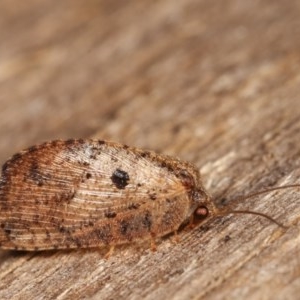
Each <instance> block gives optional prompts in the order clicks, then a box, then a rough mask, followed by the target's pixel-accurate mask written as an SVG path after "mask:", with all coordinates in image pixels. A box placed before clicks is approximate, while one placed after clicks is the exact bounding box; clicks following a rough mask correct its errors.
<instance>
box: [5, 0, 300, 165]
mask: <svg viewBox="0 0 300 300" xmlns="http://www.w3.org/2000/svg"><path fill="white" fill-rule="evenodd" d="M299 6H300V4H299V3H298V1H289V2H285V1H271V0H269V1H240V0H230V1H196V0H189V1H176V4H175V2H174V1H167V0H161V1H134V0H132V1H121V2H120V1H100V0H99V1H98V0H88V1H77V0H76V1H74V0H72V1H71V0H69V1H68V0H66V1H36V0H29V1H26V2H21V1H17V0H3V1H1V3H0V37H1V44H0V138H1V142H0V158H1V161H3V159H5V158H7V156H9V155H10V154H12V153H13V152H15V151H17V150H18V149H20V148H23V147H25V146H29V145H31V144H35V143H37V142H41V141H45V140H49V139H56V138H70V137H90V136H99V137H101V138H107V139H114V140H118V141H120V142H126V143H131V144H134V145H136V146H142V147H148V148H153V149H156V150H163V149H165V148H166V147H168V146H170V145H171V144H173V143H174V142H176V141H174V140H175V139H176V138H177V136H178V134H179V135H182V136H187V135H188V136H190V137H197V138H198V142H199V143H198V144H199V146H200V145H201V144H202V145H205V144H206V142H204V143H202V142H201V141H200V140H199V138H203V135H205V132H207V131H209V130H211V127H210V126H213V125H214V124H215V125H216V126H215V128H217V127H219V130H225V131H226V130H230V126H229V125H230V124H228V122H229V123H235V121H234V119H235V118H237V117H239V116H237V114H238V113H240V114H241V116H242V115H243V113H245V114H248V113H249V111H253V113H259V110H263V109H262V108H261V107H265V106H268V105H272V104H274V102H276V101H278V102H279V101H292V100H291V99H290V98H292V97H295V95H294V94H292V91H291V92H290V93H291V96H290V97H289V99H282V98H283V97H282V96H281V95H280V93H279V91H281V90H282V86H283V85H287V84H288V83H290V82H291V81H292V80H294V81H295V80H299V77H298V73H299V65H300V62H299V58H300V54H299V53H300V52H299V44H300V39H299V37H300V32H299V30H300V18H299V9H300V7H299ZM293 87H294V88H295V87H296V82H295V84H294V85H293ZM297 91H298V90H297ZM266 97H268V99H266ZM255 101H259V102H260V103H259V104H253V103H252V104H251V103H250V102H255ZM297 101H298V100H297ZM278 105H279V107H281V106H285V104H278ZM251 107H252V108H251ZM287 109H288V108H287ZM231 112H232V115H231ZM218 117H221V118H222V120H223V122H222V124H221V125H222V128H220V124H217V121H216V118H218ZM224 120H227V121H228V122H224ZM236 122H238V120H236ZM249 122H250V120H249ZM249 126H250V127H251V125H249ZM215 130H216V129H214V131H215ZM208 135H209V133H208ZM159 136H161V137H162V138H160V137H159ZM180 140H181V141H182V139H180ZM188 140H189V139H188V138H187V139H186V140H185V141H184V142H188ZM204 140H207V142H209V140H210V139H206V138H205V137H204Z"/></svg>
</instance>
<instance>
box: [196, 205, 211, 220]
mask: <svg viewBox="0 0 300 300" xmlns="http://www.w3.org/2000/svg"><path fill="white" fill-rule="evenodd" d="M208 213H209V211H208V208H207V207H206V206H199V207H198V208H197V209H196V210H195V216H196V217H197V218H198V219H205V218H206V217H207V216H208Z"/></svg>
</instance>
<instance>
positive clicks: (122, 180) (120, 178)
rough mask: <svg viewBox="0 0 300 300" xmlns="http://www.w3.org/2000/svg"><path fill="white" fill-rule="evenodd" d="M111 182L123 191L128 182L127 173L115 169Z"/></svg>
mask: <svg viewBox="0 0 300 300" xmlns="http://www.w3.org/2000/svg"><path fill="white" fill-rule="evenodd" d="M111 181H112V182H113V184H114V185H115V186H116V187H117V188H118V189H124V188H125V187H126V186H127V184H128V181H129V175H128V173H127V172H125V171H123V170H120V169H116V170H115V171H114V173H113V174H112V176H111Z"/></svg>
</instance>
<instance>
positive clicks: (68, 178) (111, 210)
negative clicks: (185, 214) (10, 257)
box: [0, 140, 186, 250]
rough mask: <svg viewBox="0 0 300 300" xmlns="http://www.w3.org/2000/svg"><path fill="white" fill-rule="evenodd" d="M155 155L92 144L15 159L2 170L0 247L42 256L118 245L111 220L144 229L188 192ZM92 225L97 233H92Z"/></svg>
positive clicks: (58, 144)
mask: <svg viewBox="0 0 300 300" xmlns="http://www.w3.org/2000/svg"><path fill="white" fill-rule="evenodd" d="M153 155H154V154H153V153H152V154H151V155H150V154H149V152H143V151H141V150H136V149H134V148H128V147H126V146H123V145H119V144H114V143H104V142H101V141H100V142H99V141H90V140H88V141H84V140H70V141H54V142H51V143H45V144H42V145H40V146H37V147H32V148H30V149H28V150H25V151H23V152H21V153H19V154H16V155H15V156H13V157H12V158H11V159H10V160H9V161H8V162H7V163H6V164H5V165H4V166H3V170H2V178H1V181H0V226H1V228H0V246H1V247H2V248H8V249H11V248H15V249H25V250H34V249H37V250H38V249H39V250H40V249H51V248H67V247H76V246H77V247H81V246H82V247H91V246H97V245H98V244H110V243H118V240H117V234H118V233H117V232H116V231H114V232H112V226H110V224H113V222H114V220H115V219H118V221H119V223H118V224H121V223H120V222H121V221H122V220H127V221H126V222H127V223H126V224H127V225H126V224H125V223H124V224H125V225H126V226H127V227H128V222H129V221H130V218H133V217H134V218H135V219H136V220H138V219H139V218H141V220H140V221H139V222H140V224H145V228H146V227H147V226H148V229H149V226H150V225H152V223H154V222H155V218H158V219H159V218H161V214H162V213H163V212H165V210H166V209H167V206H168V205H169V204H167V200H168V201H169V202H172V201H170V200H169V199H171V200H172V199H175V198H176V197H179V198H180V196H181V195H184V194H185V193H186V190H185V189H184V187H183V185H182V184H181V183H180V181H179V179H178V178H177V177H176V176H175V175H174V174H173V173H172V172H170V170H168V169H167V168H165V167H162V166H161V160H156V159H155V158H154V156H153ZM139 214H141V215H142V217H139ZM149 215H150V216H151V224H150V221H149V220H150V219H149ZM136 224H139V223H138V221H136ZM149 224H150V225H149ZM121 225H122V224H121ZM125 225H124V226H123V229H124V228H125V227H126V226H125ZM97 226H98V227H99V226H100V227H101V228H102V231H101V232H100V231H99V230H98V231H97V234H94V233H93V234H92V233H91V232H94V231H93V230H94V229H95V227H97ZM114 226H115V225H114ZM103 228H104V229H103ZM107 228H109V232H105V230H106V229H107ZM146 229H147V228H146ZM146 229H145V230H146ZM107 230H108V229H107ZM107 230H106V231H107ZM120 230H121V231H122V227H121V229H120ZM126 230H127V231H128V228H125V229H124V231H125V233H126ZM135 230H136V231H137V230H138V229H136V228H135ZM143 232H144V231H142V230H141V231H140V233H141V234H142V233H143ZM87 235H88V236H87ZM124 235H126V234H124ZM99 237H100V242H99ZM101 237H102V241H101ZM130 238H132V236H128V234H127V239H130ZM133 238H134V237H133ZM97 239H98V240H97Z"/></svg>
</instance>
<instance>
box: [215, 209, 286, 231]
mask: <svg viewBox="0 0 300 300" xmlns="http://www.w3.org/2000/svg"><path fill="white" fill-rule="evenodd" d="M230 214H248V215H256V216H260V217H264V218H266V219H268V220H269V221H271V222H273V223H275V224H276V225H278V226H279V227H281V228H284V229H287V228H288V227H287V226H284V225H283V224H281V223H279V222H278V221H276V220H275V219H273V218H272V217H270V216H268V215H266V214H264V213H260V212H258V211H251V210H225V211H220V212H218V213H217V215H216V216H226V215H230Z"/></svg>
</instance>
